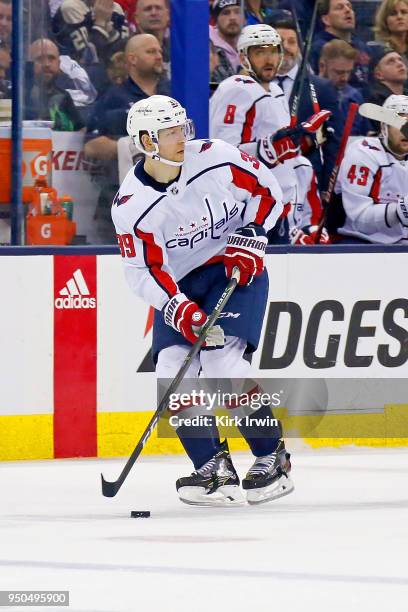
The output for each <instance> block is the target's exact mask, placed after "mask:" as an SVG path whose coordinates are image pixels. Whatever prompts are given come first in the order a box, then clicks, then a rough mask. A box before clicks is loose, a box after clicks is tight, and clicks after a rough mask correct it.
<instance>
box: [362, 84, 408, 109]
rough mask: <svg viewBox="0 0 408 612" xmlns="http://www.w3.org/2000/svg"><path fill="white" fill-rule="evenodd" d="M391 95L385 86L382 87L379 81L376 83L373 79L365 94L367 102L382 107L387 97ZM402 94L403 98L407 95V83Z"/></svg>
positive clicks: (391, 92)
mask: <svg viewBox="0 0 408 612" xmlns="http://www.w3.org/2000/svg"><path fill="white" fill-rule="evenodd" d="M393 93H394V92H393V91H391V89H390V88H389V87H387V85H384V83H381V81H377V79H373V80H372V81H371V83H370V87H369V90H368V93H367V102H372V103H373V104H378V105H379V106H382V105H383V104H384V102H385V100H386V99H387V98H388V96H391V95H392V94H393ZM402 93H403V94H404V96H406V95H408V84H407V83H406V84H405V85H404V90H403V92H402Z"/></svg>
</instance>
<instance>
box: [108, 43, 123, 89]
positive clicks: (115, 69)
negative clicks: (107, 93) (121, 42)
mask: <svg viewBox="0 0 408 612" xmlns="http://www.w3.org/2000/svg"><path fill="white" fill-rule="evenodd" d="M106 72H107V73H108V77H109V80H110V81H111V83H113V84H114V85H121V84H122V83H123V82H124V81H126V79H127V77H128V71H127V67H126V54H125V53H124V52H123V51H117V53H114V54H113V55H112V57H111V58H110V60H109V62H108V65H107V68H106Z"/></svg>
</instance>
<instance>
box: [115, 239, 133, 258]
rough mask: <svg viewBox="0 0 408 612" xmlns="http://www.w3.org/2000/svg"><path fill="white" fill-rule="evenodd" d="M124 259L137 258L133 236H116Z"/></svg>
mask: <svg viewBox="0 0 408 612" xmlns="http://www.w3.org/2000/svg"><path fill="white" fill-rule="evenodd" d="M116 238H117V240H118V244H119V248H120V254H121V255H122V257H136V251H135V244H134V242H133V236H132V234H116Z"/></svg>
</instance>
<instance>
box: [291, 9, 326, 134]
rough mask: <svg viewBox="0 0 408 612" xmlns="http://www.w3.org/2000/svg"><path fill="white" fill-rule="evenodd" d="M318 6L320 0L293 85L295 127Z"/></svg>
mask: <svg viewBox="0 0 408 612" xmlns="http://www.w3.org/2000/svg"><path fill="white" fill-rule="evenodd" d="M318 6H319V2H315V5H314V8H313V15H312V20H311V22H310V28H309V31H308V33H307V38H306V42H305V44H304V51H303V55H302V61H301V63H300V66H299V70H298V73H297V75H296V79H295V83H294V85H293V90H292V108H291V109H290V125H291V127H294V126H295V125H296V123H297V115H298V109H299V105H300V101H301V98H302V93H303V85H304V82H305V78H306V72H307V69H308V63H309V55H310V51H311V49H312V40H313V34H314V31H315V27H316V18H317V9H318Z"/></svg>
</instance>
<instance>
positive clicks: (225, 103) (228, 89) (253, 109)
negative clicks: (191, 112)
mask: <svg viewBox="0 0 408 612" xmlns="http://www.w3.org/2000/svg"><path fill="white" fill-rule="evenodd" d="M289 123H290V115H289V108H288V103H287V100H286V98H285V94H284V93H283V91H282V90H281V88H280V87H279V86H278V85H276V84H275V83H271V84H270V90H269V91H265V89H264V88H263V87H262V86H261V85H260V84H259V83H258V82H257V81H255V79H253V78H252V77H250V76H231V77H229V78H228V79H225V80H224V81H222V82H221V83H220V84H219V86H218V88H217V90H216V91H215V93H214V94H213V96H212V98H211V99H210V136H211V138H221V139H222V140H225V141H226V142H229V143H231V144H233V145H235V146H238V145H241V144H246V143H251V142H252V143H255V142H256V141H257V140H259V139H260V138H264V137H265V136H269V135H271V134H274V133H275V132H276V131H277V130H279V129H280V128H282V127H285V126H287V125H289Z"/></svg>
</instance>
